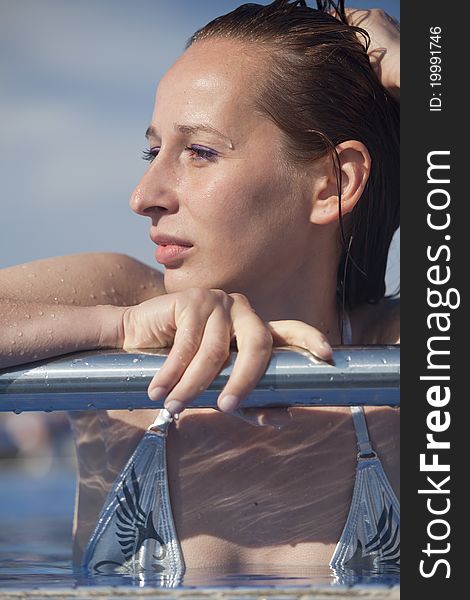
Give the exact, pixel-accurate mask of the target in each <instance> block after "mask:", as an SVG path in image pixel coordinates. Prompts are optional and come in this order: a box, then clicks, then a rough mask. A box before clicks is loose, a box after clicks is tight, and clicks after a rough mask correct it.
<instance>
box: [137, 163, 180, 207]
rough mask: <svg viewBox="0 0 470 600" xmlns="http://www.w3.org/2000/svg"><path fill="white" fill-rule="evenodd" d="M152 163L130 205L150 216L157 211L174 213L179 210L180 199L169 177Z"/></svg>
mask: <svg viewBox="0 0 470 600" xmlns="http://www.w3.org/2000/svg"><path fill="white" fill-rule="evenodd" d="M155 166H156V165H155V164H152V165H151V167H150V168H149V170H148V171H147V172H146V173H145V175H144V176H143V177H142V179H141V180H140V182H139V183H138V185H137V187H136V188H135V190H134V191H133V193H132V195H131V198H130V202H129V204H130V207H131V208H132V210H133V211H134V212H136V213H137V214H139V215H143V216H146V217H150V216H152V215H153V213H155V212H161V213H168V212H170V213H173V212H176V211H177V210H178V199H177V196H176V193H175V191H174V190H172V189H171V185H170V182H169V180H168V178H165V177H163V176H162V173H161V172H158V171H157V169H155V168H154V167H155Z"/></svg>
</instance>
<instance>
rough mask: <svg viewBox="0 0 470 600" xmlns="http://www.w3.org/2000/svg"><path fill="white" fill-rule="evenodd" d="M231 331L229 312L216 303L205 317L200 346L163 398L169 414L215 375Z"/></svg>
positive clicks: (225, 357)
mask: <svg viewBox="0 0 470 600" xmlns="http://www.w3.org/2000/svg"><path fill="white" fill-rule="evenodd" d="M230 333H231V320H230V318H229V313H228V312H227V311H225V310H224V309H223V308H222V307H221V306H218V307H216V308H215V309H214V311H213V312H212V313H211V315H210V316H209V318H208V319H207V323H206V327H205V330H204V334H203V336H202V339H201V342H200V346H199V349H198V350H197V352H196V353H195V354H194V357H193V358H192V360H191V362H190V363H189V364H188V365H187V366H186V367H185V369H184V372H183V373H182V375H181V378H180V379H179V381H178V382H177V383H176V385H175V386H174V387H173V389H172V390H171V392H170V393H169V394H168V396H167V398H166V400H165V407H166V408H167V409H168V410H169V411H170V412H171V413H172V414H175V413H179V412H181V411H182V410H184V408H186V406H187V405H188V404H189V403H191V402H192V401H193V400H194V399H195V398H197V396H199V395H200V394H201V393H202V392H203V391H204V390H205V389H206V388H207V387H208V386H209V385H210V383H211V382H212V381H213V380H214V379H215V378H216V377H217V375H218V373H219V372H220V371H221V369H222V368H223V366H224V364H225V362H226V361H227V358H228V356H229V354H230V337H231V336H230ZM176 343H177V342H176V340H175V346H176Z"/></svg>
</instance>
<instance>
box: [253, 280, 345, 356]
mask: <svg viewBox="0 0 470 600" xmlns="http://www.w3.org/2000/svg"><path fill="white" fill-rule="evenodd" d="M330 274H331V270H330V271H328V270H326V269H325V272H324V273H323V274H322V275H323V276H321V277H318V276H315V277H314V276H312V275H310V276H309V273H308V272H307V273H302V269H299V271H297V272H296V273H294V274H292V275H291V276H288V275H287V274H280V275H279V276H278V277H276V278H275V279H273V278H270V279H269V280H267V281H263V280H261V281H260V282H259V284H258V285H257V286H256V288H254V289H253V288H252V289H251V290H250V291H249V292H246V296H247V297H248V299H249V300H250V303H251V305H252V306H253V308H254V309H255V310H256V313H257V314H258V315H259V316H260V317H261V318H262V319H263V320H265V321H277V320H286V319H289V320H290V319H293V320H298V321H303V322H304V323H308V324H309V325H312V326H313V327H316V328H317V329H319V330H320V331H321V332H322V333H324V334H325V335H326V336H327V338H328V340H329V342H330V343H331V344H333V345H337V344H340V343H341V325H340V315H339V310H338V302H337V292H336V277H334V278H333V277H331V275H330Z"/></svg>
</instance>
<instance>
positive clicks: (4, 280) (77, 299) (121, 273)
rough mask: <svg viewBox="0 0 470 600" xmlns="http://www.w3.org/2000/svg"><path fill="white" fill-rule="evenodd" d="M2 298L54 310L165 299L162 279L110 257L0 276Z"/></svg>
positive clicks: (66, 260) (40, 263)
mask: <svg viewBox="0 0 470 600" xmlns="http://www.w3.org/2000/svg"><path fill="white" fill-rule="evenodd" d="M0 283H1V285H0V288H1V289H2V293H1V296H2V298H4V299H6V300H8V299H12V300H13V299H18V297H21V299H22V301H24V302H51V301H54V302H56V303H58V304H77V305H92V304H96V303H98V304H100V303H101V304H104V303H109V304H117V305H130V304H137V303H139V302H143V301H144V300H147V299H148V298H152V297H154V296H158V295H160V294H164V293H165V288H164V285H163V275H162V274H161V273H160V272H159V271H157V270H156V269H153V268H152V267H150V266H148V265H146V264H144V263H142V262H140V261H138V260H136V259H135V258H131V257H130V256H127V255H125V254H119V253H115V252H90V253H84V254H72V255H67V256H57V257H53V258H44V259H39V260H35V261H32V262H29V263H25V264H23V265H17V266H13V267H8V268H5V269H2V270H1V271H0Z"/></svg>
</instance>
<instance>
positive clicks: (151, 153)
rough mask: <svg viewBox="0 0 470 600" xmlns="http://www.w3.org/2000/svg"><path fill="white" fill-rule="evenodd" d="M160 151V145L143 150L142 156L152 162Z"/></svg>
mask: <svg viewBox="0 0 470 600" xmlns="http://www.w3.org/2000/svg"><path fill="white" fill-rule="evenodd" d="M159 152H160V147H159V146H155V147H154V148H150V150H147V149H145V150H144V151H143V152H142V158H143V159H144V160H147V161H148V162H152V160H153V159H154V158H157V156H158V153H159Z"/></svg>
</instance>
